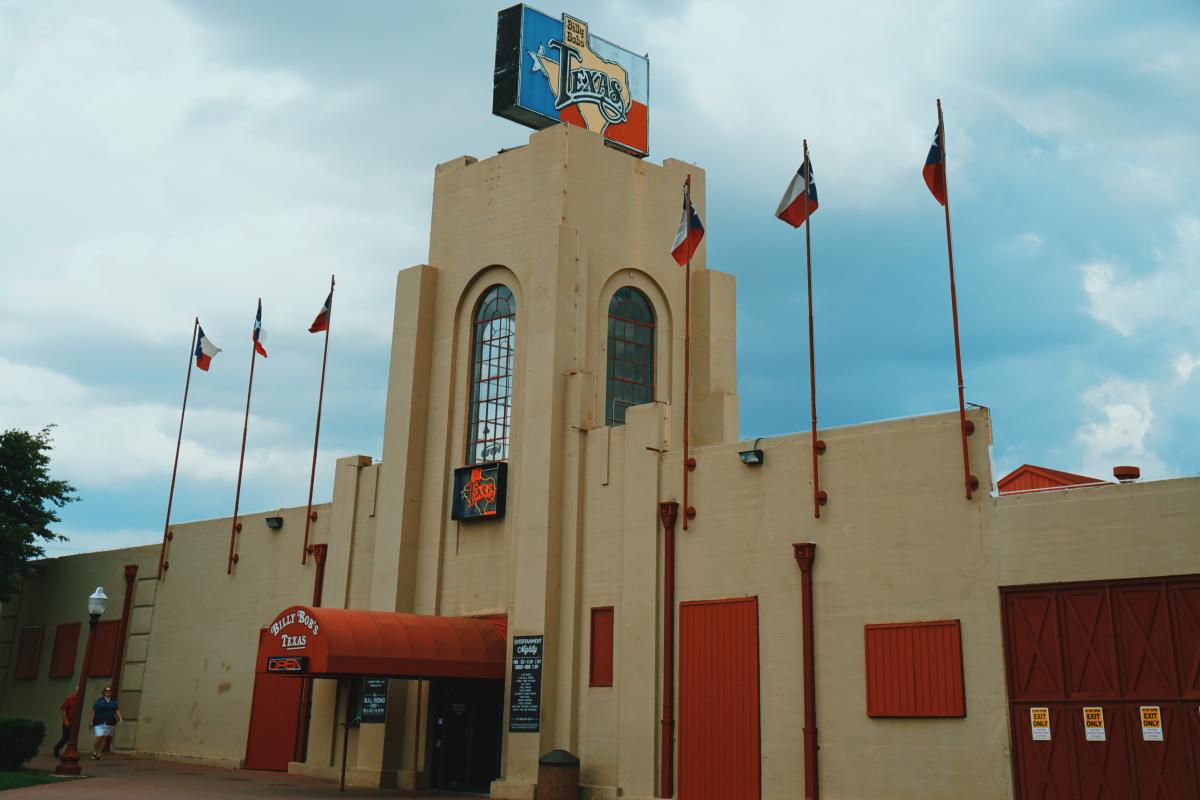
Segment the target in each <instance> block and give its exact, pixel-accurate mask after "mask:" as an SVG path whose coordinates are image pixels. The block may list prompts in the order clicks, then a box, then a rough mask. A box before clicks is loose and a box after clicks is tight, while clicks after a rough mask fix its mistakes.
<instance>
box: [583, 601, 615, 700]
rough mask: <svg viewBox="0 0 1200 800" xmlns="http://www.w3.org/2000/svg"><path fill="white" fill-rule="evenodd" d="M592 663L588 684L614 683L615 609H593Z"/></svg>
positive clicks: (610, 607)
mask: <svg viewBox="0 0 1200 800" xmlns="http://www.w3.org/2000/svg"><path fill="white" fill-rule="evenodd" d="M591 653H592V663H591V672H590V676H589V679H588V686H612V685H613V609H612V606H607V607H604V608H593V609H592V650H591Z"/></svg>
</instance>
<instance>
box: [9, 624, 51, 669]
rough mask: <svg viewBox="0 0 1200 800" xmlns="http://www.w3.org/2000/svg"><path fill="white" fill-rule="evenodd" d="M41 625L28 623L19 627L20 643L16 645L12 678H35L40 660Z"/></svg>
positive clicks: (42, 629)
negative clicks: (15, 661) (15, 660)
mask: <svg viewBox="0 0 1200 800" xmlns="http://www.w3.org/2000/svg"><path fill="white" fill-rule="evenodd" d="M44 630H45V628H43V627H42V626H41V625H30V626H29V627H26V628H22V629H21V643H20V644H19V645H18V646H17V663H16V666H15V667H14V668H13V677H14V678H36V677H37V672H38V664H39V663H41V660H42V632H43V631H44Z"/></svg>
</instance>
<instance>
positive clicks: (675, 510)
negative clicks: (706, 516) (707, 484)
mask: <svg viewBox="0 0 1200 800" xmlns="http://www.w3.org/2000/svg"><path fill="white" fill-rule="evenodd" d="M678 516H679V503H676V502H675V501H674V500H670V501H667V502H665V503H659V504H658V518H659V520H661V521H662V526H663V692H662V694H663V709H662V740H661V744H660V746H659V752H660V754H661V755H660V758H661V768H660V769H659V791H658V796H659V797H672V796H673V795H674V793H675V790H674V784H675V780H674V779H675V520H676V519H677V518H678Z"/></svg>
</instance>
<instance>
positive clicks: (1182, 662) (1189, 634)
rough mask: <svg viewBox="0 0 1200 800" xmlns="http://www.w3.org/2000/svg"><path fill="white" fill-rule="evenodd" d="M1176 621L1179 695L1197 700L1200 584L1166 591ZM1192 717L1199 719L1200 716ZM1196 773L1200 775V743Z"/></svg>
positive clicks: (1199, 693) (1199, 696)
mask: <svg viewBox="0 0 1200 800" xmlns="http://www.w3.org/2000/svg"><path fill="white" fill-rule="evenodd" d="M1169 591H1170V594H1171V610H1172V612H1173V616H1174V617H1175V629H1176V634H1175V645H1176V656H1177V657H1178V659H1179V677H1180V679H1181V680H1182V682H1183V683H1182V685H1181V686H1180V695H1181V696H1182V697H1184V698H1188V699H1193V700H1195V699H1200V582H1195V583H1176V584H1172V585H1171V586H1170V587H1169ZM1191 716H1193V717H1197V718H1198V719H1200V712H1198V713H1196V714H1192V715H1191ZM1195 746H1196V748H1197V751H1198V752H1197V756H1196V762H1197V764H1196V769H1197V771H1198V772H1200V741H1197V742H1196V743H1195Z"/></svg>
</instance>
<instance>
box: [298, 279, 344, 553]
mask: <svg viewBox="0 0 1200 800" xmlns="http://www.w3.org/2000/svg"><path fill="white" fill-rule="evenodd" d="M335 283H336V280H335V276H333V275H330V276H329V319H327V320H326V321H325V352H324V353H323V354H322V355H321V389H320V390H319V391H318V392H317V428H316V431H314V432H313V457H312V471H311V472H309V474H308V508H307V509H306V510H305V512H304V550H303V551H302V552H301V554H300V563H301V564H305V563H307V561H308V531H309V526H310V525H311V523H312V521H313V510H312V497H313V483H314V482H315V481H316V479H317V443H318V442H319V441H320V440H321V408H322V406H323V405H324V403H325V365H326V364H327V363H328V361H329V329H330V328H331V327H333V287H334V285H335Z"/></svg>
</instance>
